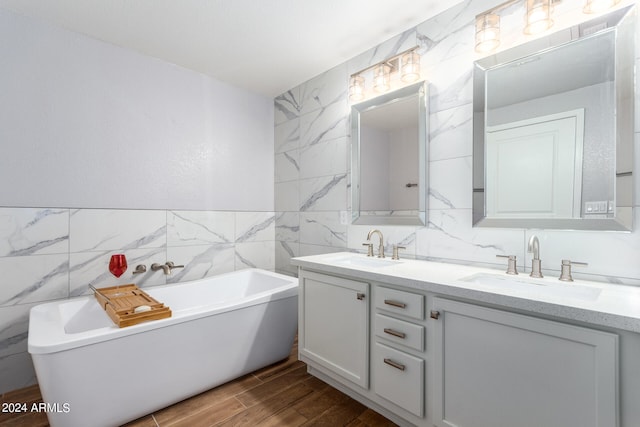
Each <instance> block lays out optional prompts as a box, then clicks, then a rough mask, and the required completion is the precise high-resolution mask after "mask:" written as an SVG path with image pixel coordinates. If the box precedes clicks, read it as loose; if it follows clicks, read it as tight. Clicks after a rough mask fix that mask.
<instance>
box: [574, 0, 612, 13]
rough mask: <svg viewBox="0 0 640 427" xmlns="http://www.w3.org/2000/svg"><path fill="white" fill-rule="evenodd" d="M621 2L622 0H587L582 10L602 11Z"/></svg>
mask: <svg viewBox="0 0 640 427" xmlns="http://www.w3.org/2000/svg"><path fill="white" fill-rule="evenodd" d="M618 3H620V0H587V4H585V5H584V9H582V11H583V12H584V13H600V12H604V11H605V10H607V9H611V8H612V7H613V6H615V5H617V4H618Z"/></svg>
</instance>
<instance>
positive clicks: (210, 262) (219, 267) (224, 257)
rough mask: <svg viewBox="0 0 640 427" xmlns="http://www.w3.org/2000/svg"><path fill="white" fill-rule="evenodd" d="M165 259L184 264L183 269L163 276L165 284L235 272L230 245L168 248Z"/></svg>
mask: <svg viewBox="0 0 640 427" xmlns="http://www.w3.org/2000/svg"><path fill="white" fill-rule="evenodd" d="M167 258H168V259H169V260H174V262H175V263H176V264H184V268H182V269H177V270H174V271H173V272H172V273H171V275H169V276H165V277H166V280H167V283H179V282H184V281H188V280H198V279H203V278H205V277H210V276H215V275H218V274H222V273H228V272H230V271H234V270H235V250H234V245H233V244H231V243H220V244H213V245H199V246H183V247H170V248H167ZM160 274H162V273H160Z"/></svg>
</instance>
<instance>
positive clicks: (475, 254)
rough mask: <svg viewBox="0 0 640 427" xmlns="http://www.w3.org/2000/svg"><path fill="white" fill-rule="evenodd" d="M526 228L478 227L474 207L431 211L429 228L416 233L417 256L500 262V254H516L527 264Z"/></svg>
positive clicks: (519, 261)
mask: <svg viewBox="0 0 640 427" xmlns="http://www.w3.org/2000/svg"><path fill="white" fill-rule="evenodd" d="M524 250H525V249H524V230H522V229H503V228H478V227H472V225H471V209H448V210H430V211H429V226H428V228H420V229H418V231H417V232H416V256H419V257H432V258H438V259H449V260H455V261H471V262H482V263H490V264H496V265H497V266H501V265H502V264H503V262H502V261H501V260H500V259H497V258H496V255H516V256H517V257H518V267H519V268H522V267H523V266H524Z"/></svg>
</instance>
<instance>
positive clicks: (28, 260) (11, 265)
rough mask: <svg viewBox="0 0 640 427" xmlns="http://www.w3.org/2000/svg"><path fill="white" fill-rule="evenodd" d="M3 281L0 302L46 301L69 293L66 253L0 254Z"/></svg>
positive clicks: (0, 304)
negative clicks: (1, 256)
mask: <svg viewBox="0 0 640 427" xmlns="http://www.w3.org/2000/svg"><path fill="white" fill-rule="evenodd" d="M0 271H2V280H3V284H2V286H0V306H8V305H15V304H26V303H31V302H40V301H48V300H52V299H58V298H66V297H68V296H69V262H68V255H66V254H64V255H57V254H56V255H31V256H25V257H22V256H19V257H3V258H0Z"/></svg>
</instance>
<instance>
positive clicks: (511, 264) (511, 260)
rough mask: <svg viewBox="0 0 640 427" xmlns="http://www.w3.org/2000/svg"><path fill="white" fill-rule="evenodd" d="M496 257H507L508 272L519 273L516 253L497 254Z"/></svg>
mask: <svg viewBox="0 0 640 427" xmlns="http://www.w3.org/2000/svg"><path fill="white" fill-rule="evenodd" d="M496 258H507V260H508V261H507V271H506V273H507V274H518V268H517V267H516V256H515V255H496Z"/></svg>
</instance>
